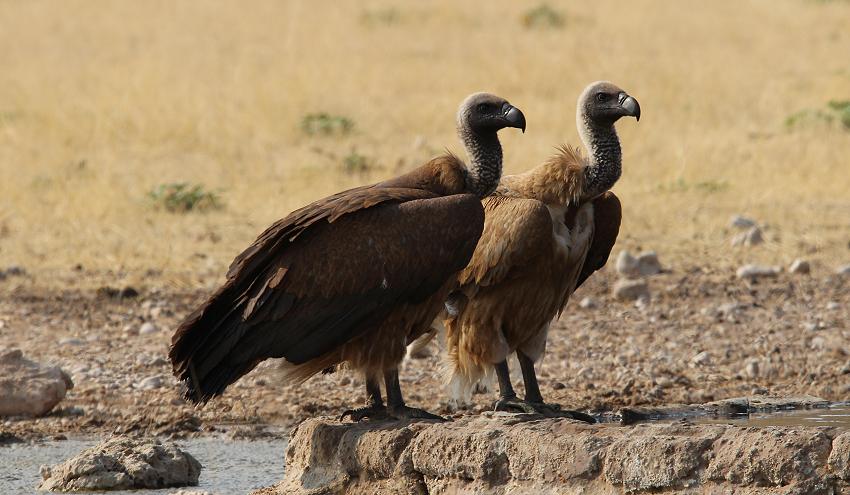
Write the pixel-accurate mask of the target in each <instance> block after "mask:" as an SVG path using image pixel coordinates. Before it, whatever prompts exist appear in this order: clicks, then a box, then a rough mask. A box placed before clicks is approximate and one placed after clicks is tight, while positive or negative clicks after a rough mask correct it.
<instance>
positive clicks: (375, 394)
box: [339, 378, 387, 421]
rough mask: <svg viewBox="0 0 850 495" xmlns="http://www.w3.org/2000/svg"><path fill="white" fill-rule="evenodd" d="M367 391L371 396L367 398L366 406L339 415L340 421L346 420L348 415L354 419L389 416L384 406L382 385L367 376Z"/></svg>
mask: <svg viewBox="0 0 850 495" xmlns="http://www.w3.org/2000/svg"><path fill="white" fill-rule="evenodd" d="M366 392H367V393H368V394H369V398H367V399H366V406H365V407H358V408H357V409H348V410H347V411H345V412H343V413H342V416H340V417H339V420H340V421H342V420H344V419H345V417H346V416H351V419H352V420H353V421H360V420H362V419H365V418H371V419H386V418H387V408H386V407H384V400H383V399H381V385H380V384H378V382H377V381H376V380H375V379H373V378H367V379H366Z"/></svg>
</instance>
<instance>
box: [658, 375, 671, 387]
mask: <svg viewBox="0 0 850 495" xmlns="http://www.w3.org/2000/svg"><path fill="white" fill-rule="evenodd" d="M655 384H656V385H658V386H659V387H661V388H670V387H672V386H673V380H671V379H670V378H668V377H666V376H659V377H658V378H656V379H655Z"/></svg>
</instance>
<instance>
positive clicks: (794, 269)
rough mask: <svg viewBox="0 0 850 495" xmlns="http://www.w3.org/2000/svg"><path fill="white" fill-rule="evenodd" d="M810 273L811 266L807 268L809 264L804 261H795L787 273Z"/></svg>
mask: <svg viewBox="0 0 850 495" xmlns="http://www.w3.org/2000/svg"><path fill="white" fill-rule="evenodd" d="M811 271H812V268H811V266H809V262H808V261H806V260H801V259H799V258H798V259H796V260H794V262H793V263H791V266H789V267H788V272H789V273H796V274H800V275H806V274H808V273H810V272H811Z"/></svg>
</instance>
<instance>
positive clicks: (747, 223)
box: [729, 215, 756, 229]
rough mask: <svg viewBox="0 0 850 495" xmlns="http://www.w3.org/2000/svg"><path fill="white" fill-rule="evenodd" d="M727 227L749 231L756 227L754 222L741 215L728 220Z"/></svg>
mask: <svg viewBox="0 0 850 495" xmlns="http://www.w3.org/2000/svg"><path fill="white" fill-rule="evenodd" d="M729 226H730V227H734V228H736V229H749V228H751V227H755V226H756V221H755V220H753V219H752V218H747V217H745V216H742V215H734V216H732V218H731V219H729Z"/></svg>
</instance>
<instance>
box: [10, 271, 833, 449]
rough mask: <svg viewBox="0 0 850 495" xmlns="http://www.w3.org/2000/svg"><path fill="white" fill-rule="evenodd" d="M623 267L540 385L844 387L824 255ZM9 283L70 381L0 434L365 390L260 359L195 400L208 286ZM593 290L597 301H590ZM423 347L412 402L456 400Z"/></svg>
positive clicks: (695, 392)
mask: <svg viewBox="0 0 850 495" xmlns="http://www.w3.org/2000/svg"><path fill="white" fill-rule="evenodd" d="M81 276H83V275H81ZM614 280H615V274H613V273H611V270H609V271H608V272H602V273H599V274H597V276H595V277H594V278H593V279H591V281H590V282H589V283H588V284H587V286H586V287H583V288H582V289H581V290H580V291H579V292H578V293H576V295H575V296H574V298H573V300H572V301H571V302H570V304H569V305H568V307H567V310H566V311H565V314H564V315H563V316H562V317H561V319H560V321H559V322H557V323H556V325H555V326H554V329H553V331H552V332H551V336H550V341H549V348H548V352H547V355H546V357H545V358H544V360H543V363H542V364H541V365H539V367H538V369H539V376H540V382H541V389H542V391H543V394H544V397H546V398H547V400H549V401H557V402H559V403H561V404H563V405H565V406H569V407H573V408H579V409H589V410H593V411H606V410H612V411H613V410H617V409H618V408H620V407H623V406H658V405H665V404H672V403H701V402H706V401H710V400H716V399H723V398H729V397H736V396H742V395H754V394H756V395H757V394H810V395H814V396H819V397H821V398H824V399H827V400H830V401H846V400H848V399H850V327H848V323H850V277H847V276H840V275H829V274H827V272H826V271H824V272H818V271H817V270H815V271H814V272H813V273H812V274H811V275H792V274H787V273H783V274H781V275H780V276H779V277H778V278H775V279H769V280H765V281H760V282H758V283H750V282H745V281H742V280H738V279H736V278H735V276H734V273H731V271H729V272H727V271H726V270H723V271H712V270H710V269H703V268H697V267H691V268H676V269H673V270H671V271H668V272H666V273H663V274H661V275H657V276H654V277H651V279H650V280H649V283H650V288H651V290H652V301H651V303H650V304H648V305H645V306H642V305H639V306H636V305H635V304H633V303H626V302H619V301H616V300H614V299H613V298H612V297H611V295H610V287H611V285H612V284H613V282H614ZM3 283H4V284H6V286H5V287H2V286H0V289H2V290H3V291H4V295H3V297H2V298H0V346H2V347H7V348H12V347H18V348H21V349H23V351H24V353H25V355H26V356H27V357H28V358H30V359H34V360H36V361H40V362H50V363H57V364H59V365H61V366H62V367H63V369H65V370H66V371H68V372H69V373H71V375H72V377H73V380H74V383H75V388H74V389H73V390H71V391H70V392H69V394H68V396H67V397H66V399H65V401H63V402H62V403H61V404H60V407H58V408H57V409H56V410H54V412H53V413H51V414H50V415H48V416H47V417H44V418H39V419H25V418H13V419H8V420H6V421H4V422H2V423H0V436H2V435H4V434H5V435H9V434H13V435H17V436H23V437H52V436H61V435H70V434H76V433H104V432H111V431H133V430H138V431H145V432H148V433H157V434H162V435H185V434H198V433H203V432H206V431H211V430H222V429H225V430H228V431H229V432H230V433H231V434H232V435H234V436H256V435H261V434H267V432H268V431H269V430H271V431H272V433H271V434H275V433H274V432H275V431H277V432H279V431H283V430H284V429H285V428H286V427H288V426H290V425H292V424H293V423H295V422H298V421H300V420H302V419H304V418H307V417H310V416H314V415H317V414H337V413H339V412H341V411H342V410H343V409H345V408H346V407H350V406H356V405H359V404H360V403H361V402H362V400H363V397H364V391H363V390H362V380H361V379H360V378H359V377H357V376H355V375H353V374H351V373H349V372H347V371H341V372H337V373H335V374H333V375H323V376H317V377H314V378H312V379H311V380H309V381H308V382H307V383H306V384H304V385H302V386H300V387H293V386H287V385H285V384H282V383H279V381H278V380H277V378H276V375H275V373H274V365H273V363H271V362H267V363H264V364H263V365H261V366H260V367H259V368H258V369H257V370H255V371H254V372H252V373H251V374H250V375H248V376H246V377H244V378H243V379H242V380H241V381H240V382H238V383H237V384H235V385H234V386H232V387H231V388H230V389H229V390H228V391H227V393H226V394H225V395H224V396H223V397H221V398H219V399H217V400H214V401H212V402H211V403H209V404H207V405H206V406H205V407H202V408H194V407H192V406H190V405H188V404H186V403H184V402H183V401H182V400H181V399H180V396H179V387H178V384H177V383H176V382H175V380H174V379H173V378H172V376H171V374H170V369H171V368H170V363H169V362H168V360H167V358H166V353H167V348H168V343H169V341H170V337H171V333H172V329H173V328H174V327H175V326H176V324H177V323H178V322H179V320H180V319H181V318H182V317H183V316H184V315H186V314H187V313H188V312H189V311H190V310H191V309H192V308H193V307H194V306H195V305H196V304H197V303H199V302H200V301H201V300H202V298H203V297H204V296H205V295H206V293H207V291H190V292H175V291H163V290H159V289H145V288H138V294H137V295H133V294H131V293H130V294H125V295H126V296H129V297H123V298H122V297H120V295H115V294H111V293H110V291H108V290H100V291H74V290H65V291H58V290H39V289H35V288H34V285H31V284H25V283H19V284H18V285H17V287H16V288H13V287H11V285H10V284H11V282H10V281H9V280H7V281H6V282H3ZM585 297H588V298H591V300H592V301H593V303H594V304H593V306H595V307H591V308H584V307H581V306H580V305H579V304H578V303H579V301H580V300H581V299H582V298H585ZM147 323H150V324H152V325H153V327H151V325H146V324H147ZM140 329H141V330H142V331H141V333H140V332H139V330H140ZM430 350H431V352H430V356H427V357H424V358H419V359H412V360H409V361H408V362H406V363H405V365H404V369H403V371H402V374H401V380H402V387H403V390H404V392H405V394H406V399H407V401H408V402H409V403H410V404H411V405H417V406H421V407H425V408H428V409H430V410H434V411H439V412H441V413H443V414H448V413H449V411H448V410H447V409H446V406H445V404H446V399H447V396H446V395H445V393H444V392H443V390H442V389H441V373H440V369H441V367H440V354H439V349H438V348H437V346H436V344H431V347H430ZM515 368H516V366H515ZM514 371H518V370H514ZM516 383H518V384H519V383H520V380H519V378H518V377H517V379H516ZM519 390H520V391H521V387H520V388H519ZM492 400H493V394H492V393H486V394H477V395H476V396H475V401H476V405H475V407H474V409H473V410H474V411H481V410H484V409H486V408H487V407H489V404H490V403H491V402H492ZM455 414H462V413H455ZM268 425H271V427H269V426H268Z"/></svg>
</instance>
